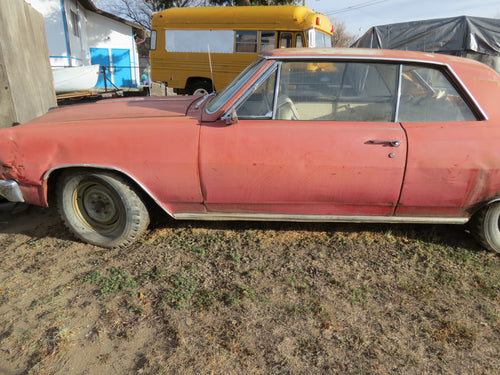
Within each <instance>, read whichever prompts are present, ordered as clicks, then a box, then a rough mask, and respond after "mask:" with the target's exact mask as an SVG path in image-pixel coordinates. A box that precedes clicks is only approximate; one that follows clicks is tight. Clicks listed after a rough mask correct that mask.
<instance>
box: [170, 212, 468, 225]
mask: <svg viewBox="0 0 500 375" xmlns="http://www.w3.org/2000/svg"><path fill="white" fill-rule="evenodd" d="M173 217H174V219H178V220H214V221H216V220H219V221H234V220H242V221H295V222H351V223H408V224H465V223H466V222H467V221H469V218H463V217H452V218H450V217H410V216H352V215H346V216H343V215H293V214H290V215H287V214H248V213H207V214H199V213H179V214H174V215H173Z"/></svg>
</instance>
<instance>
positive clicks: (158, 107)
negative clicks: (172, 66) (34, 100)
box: [27, 96, 200, 125]
mask: <svg viewBox="0 0 500 375" xmlns="http://www.w3.org/2000/svg"><path fill="white" fill-rule="evenodd" d="M195 100H200V97H191V96H178V97H146V98H142V97H141V98H128V99H107V100H101V101H98V102H96V103H92V104H82V105H74V106H69V107H61V108H56V109H53V110H51V111H50V112H49V113H47V114H45V115H44V116H41V117H39V118H37V119H35V120H33V121H31V122H29V123H27V124H30V125H31V124H33V125H34V124H47V123H50V124H55V123H70V122H86V121H89V122H93V121H103V120H104V121H105V120H114V119H137V118H151V117H184V116H185V115H186V113H187V110H188V108H189V106H190V105H191V103H193V101H195Z"/></svg>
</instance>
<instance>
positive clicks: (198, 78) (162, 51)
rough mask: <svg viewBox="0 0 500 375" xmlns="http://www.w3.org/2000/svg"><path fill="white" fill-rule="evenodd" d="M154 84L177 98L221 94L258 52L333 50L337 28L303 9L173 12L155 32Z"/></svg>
mask: <svg viewBox="0 0 500 375" xmlns="http://www.w3.org/2000/svg"><path fill="white" fill-rule="evenodd" d="M151 29H152V31H151V51H150V60H151V79H152V80H153V81H160V82H165V83H166V84H167V86H168V87H172V88H173V89H174V91H175V92H177V93H181V94H184V93H187V94H205V93H207V92H211V91H214V90H217V91H220V90H222V89H223V88H224V87H226V86H227V84H229V83H230V82H231V81H232V80H233V78H235V77H236V76H237V75H238V73H240V72H241V71H242V70H243V69H244V68H245V67H246V66H247V65H248V64H250V62H252V61H253V60H255V58H256V57H257V55H258V54H259V53H260V52H263V51H265V50H268V49H272V48H288V47H330V46H331V37H332V32H333V26H332V24H331V22H330V21H329V20H328V18H327V17H326V16H324V15H322V14H319V13H315V12H313V11H312V10H311V9H310V8H308V7H305V6H291V5H283V6H248V7H243V6H236V7H199V8H170V9H167V10H164V11H162V12H158V13H155V14H154V15H153V19H152V27H151Z"/></svg>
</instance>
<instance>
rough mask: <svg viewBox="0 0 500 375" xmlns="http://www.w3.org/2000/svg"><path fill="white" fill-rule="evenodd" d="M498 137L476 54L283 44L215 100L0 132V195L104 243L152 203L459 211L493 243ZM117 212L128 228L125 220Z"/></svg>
mask: <svg viewBox="0 0 500 375" xmlns="http://www.w3.org/2000/svg"><path fill="white" fill-rule="evenodd" d="M285 93H286V95H285ZM499 141H500V79H499V75H498V74H497V73H496V72H495V71H494V70H492V69H490V68H488V67H487V66H486V65H483V64H481V63H478V62H475V61H472V60H468V59H463V58H458V57H452V56H444V55H437V54H427V53H418V52H407V51H405V52H402V51H384V50H360V49H345V50H338V49H314V50H312V49H289V50H280V51H271V52H268V53H266V54H265V55H264V56H263V57H262V58H261V59H260V60H259V61H257V62H256V63H254V64H253V65H252V66H250V67H249V68H248V69H247V70H246V71H244V72H243V73H242V74H241V75H240V76H239V77H238V78H237V79H236V80H235V81H234V82H233V84H232V85H230V86H229V87H228V88H227V89H226V90H225V91H224V92H222V93H221V94H220V95H218V96H213V95H210V96H207V97H203V98H202V97H182V96H178V97H160V98H133V99H110V100H103V101H99V102H97V103H94V104H86V105H76V106H72V107H70V108H59V109H54V110H52V111H50V112H49V113H47V114H46V115H44V116H42V117H40V118H38V119H35V120H33V121H31V122H29V123H26V124H23V125H20V126H16V127H13V128H8V129H2V130H1V131H0V177H1V179H2V180H1V181H0V195H3V196H4V197H6V198H7V199H9V200H11V201H23V202H26V203H29V204H34V205H40V206H48V205H49V204H52V203H53V202H58V204H59V206H60V211H61V212H62V215H63V218H64V219H65V222H66V224H67V225H68V226H69V227H70V229H71V230H72V231H73V232H74V233H75V234H76V235H77V236H78V237H79V238H81V239H83V240H85V241H88V242H90V243H94V244H97V245H100V246H105V247H114V246H126V245H128V244H130V243H131V242H133V241H134V240H136V239H137V238H138V237H139V236H140V235H141V233H142V232H143V231H144V229H145V228H146V227H147V224H148V220H149V219H148V214H147V212H148V204H149V203H154V204H157V205H159V206H160V207H161V208H162V209H163V210H165V211H166V212H167V213H168V214H169V215H171V216H172V217H174V218H176V219H219V220H232V219H238V220H246V219H248V220H293V221H314V220H318V221H356V222H415V223H455V224H464V223H467V222H469V221H471V222H473V226H474V228H476V229H475V232H476V234H477V237H478V238H479V240H480V242H481V243H482V244H483V245H484V246H485V247H487V248H489V249H493V250H496V251H499V249H500V230H499V222H498V220H499V216H500V208H499V203H497V201H498V200H500V152H498V150H497V149H496V146H497V145H498V144H499ZM75 175H76V176H78V177H75ZM89 176H90V177H89ZM102 176H105V178H104V180H102V179H101V177H102ZM109 179H117V180H118V185H119V186H118V185H116V184H113V183H112V182H110V181H111V180H109ZM120 186H121V187H120ZM123 189H125V190H124V191H125V192H123V191H122V190H123ZM65 194H66V198H63V196H64V195H65ZM122 195H125V196H126V198H127V197H129V196H130V195H132V196H133V197H134V199H132V201H130V200H129V201H128V203H127V202H125V203H123V199H122ZM53 197H55V199H54V201H52V200H51V199H52V198H53ZM65 199H66V200H65ZM125 201H126V199H125ZM65 202H66V203H65ZM136 205H143V206H144V207H142V208H141V209H140V210H139V211H140V213H137V210H136V211H134V209H135V208H133V207H135V206H136ZM128 206H130V207H128ZM132 206H133V207H132ZM106 207H107V208H106ZM71 210H72V212H68V211H71ZM131 217H134V218H135V219H136V220H139V221H141V224H140V225H135V226H134V225H132V226H133V227H134V228H133V229H130V230H129V229H124V228H128V227H130V225H129V223H128V220H130V218H131ZM471 219H472V220H471ZM495 230H496V232H498V233H496V232H495ZM124 231H125V232H127V231H128V232H127V233H126V234H124ZM83 232H85V233H83Z"/></svg>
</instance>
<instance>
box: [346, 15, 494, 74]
mask: <svg viewBox="0 0 500 375" xmlns="http://www.w3.org/2000/svg"><path fill="white" fill-rule="evenodd" d="M352 47H357V48H385V49H399V50H409V51H424V52H440V53H445V54H448V55H456V56H464V57H470V58H473V59H476V60H479V61H482V62H485V63H487V64H488V65H490V66H492V67H493V68H494V69H495V70H496V71H497V72H499V73H500V19H494V18H481V17H468V16H461V17H451V18H438V19H432V20H423V21H413V22H402V23H394V24H389V25H382V26H374V27H372V28H371V29H370V30H368V31H367V32H366V33H365V34H364V35H363V36H362V37H361V38H359V39H358V40H357V41H356V42H355V43H354V44H353V45H352Z"/></svg>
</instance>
